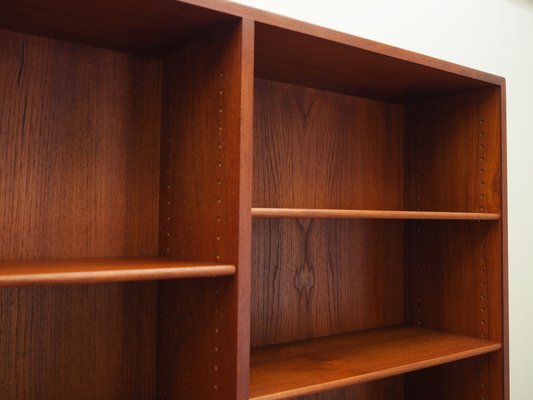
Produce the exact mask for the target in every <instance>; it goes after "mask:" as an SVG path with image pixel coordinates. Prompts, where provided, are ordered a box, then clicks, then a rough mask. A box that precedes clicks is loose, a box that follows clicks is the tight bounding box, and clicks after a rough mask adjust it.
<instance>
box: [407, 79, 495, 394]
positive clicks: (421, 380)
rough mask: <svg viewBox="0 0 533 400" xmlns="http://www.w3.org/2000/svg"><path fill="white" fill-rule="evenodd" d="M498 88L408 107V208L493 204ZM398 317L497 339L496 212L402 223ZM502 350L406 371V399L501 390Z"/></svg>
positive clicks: (484, 208) (478, 208)
mask: <svg viewBox="0 0 533 400" xmlns="http://www.w3.org/2000/svg"><path fill="white" fill-rule="evenodd" d="M499 96H500V92H499V91H498V90H496V89H490V90H483V91H479V92H473V93H466V94H461V95H457V96H451V97H445V98H442V99H438V100H433V101H430V102H427V103H421V104H414V105H410V106H408V107H407V110H408V112H407V116H408V117H407V119H406V121H407V126H406V135H407V136H406V152H407V154H408V156H407V157H406V160H407V161H406V182H407V183H408V186H407V187H406V194H405V201H406V204H407V207H408V208H411V209H418V210H428V209H430V207H437V209H443V210H447V211H471V212H498V213H499V212H501V204H502V198H501V185H502V181H501V159H500V157H501V147H500V139H501V131H500V113H499V111H500V102H499ZM405 248H406V264H407V265H406V274H407V275H406V282H407V284H406V295H405V296H406V304H410V307H406V313H407V314H406V320H407V322H408V323H412V324H415V325H419V326H422V327H428V328H433V329H439V330H443V331H446V332H450V333H457V334H462V335H467V336H473V337H478V338H481V339H488V340H493V341H497V342H503V340H504V337H503V335H504V332H503V324H502V321H503V314H502V313H503V306H502V305H503V304H504V303H503V300H504V298H503V285H504V281H503V265H502V260H501V254H502V236H501V222H500V221H490V222H483V221H416V222H410V223H409V224H406V239H405ZM502 362H503V354H502V351H499V352H496V353H493V354H489V355H484V356H480V357H476V358H473V359H470V360H465V361H461V362H457V363H453V364H450V365H445V366H440V367H436V368H432V369H429V370H427V371H420V372H417V373H413V374H409V375H408V379H407V380H406V382H407V385H406V387H407V392H406V393H407V397H408V398H413V399H445V398H446V399H447V398H457V399H459V398H461V399H462V398H465V399H466V398H468V399H479V400H482V399H484V400H488V399H493V400H497V399H501V398H502V394H503V379H504V376H503V374H502V373H501V372H502V371H503V365H502Z"/></svg>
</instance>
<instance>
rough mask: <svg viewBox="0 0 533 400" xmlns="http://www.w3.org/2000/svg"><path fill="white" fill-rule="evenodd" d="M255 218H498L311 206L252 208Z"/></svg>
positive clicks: (476, 215) (471, 214) (498, 217)
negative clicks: (314, 207) (315, 207)
mask: <svg viewBox="0 0 533 400" xmlns="http://www.w3.org/2000/svg"><path fill="white" fill-rule="evenodd" d="M252 217H255V218H353V219H448V220H498V219H500V214H497V213H470V212H443V211H390V210H336V209H313V208H259V207H254V208H252Z"/></svg>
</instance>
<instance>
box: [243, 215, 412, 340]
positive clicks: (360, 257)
mask: <svg viewBox="0 0 533 400" xmlns="http://www.w3.org/2000/svg"><path fill="white" fill-rule="evenodd" d="M402 224H403V223H402V222H401V221H382V220H373V221H367V220H351V221H350V220H348V221H347V220H315V219H296V220H294V219H290V220H287V219H280V220H278V219H258V220H254V221H253V246H252V324H251V327H252V333H251V335H252V337H251V341H252V346H263V345H268V344H275V343H283V342H288V341H294V340H303V339H308V338H315V337H320V336H328V335H335V334H341V333H347V332H354V331H358V330H363V329H371V328H377V327H384V326H390V325H397V324H402V323H403V313H404V310H403V269H402V260H403V242H402V232H403V228H402Z"/></svg>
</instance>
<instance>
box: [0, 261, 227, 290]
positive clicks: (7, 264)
mask: <svg viewBox="0 0 533 400" xmlns="http://www.w3.org/2000/svg"><path fill="white" fill-rule="evenodd" d="M235 271H236V268H235V266H234V265H218V264H215V263H199V262H185V261H177V260H174V259H171V258H164V257H114V258H80V259H57V260H27V261H0V287H11V286H29V285H60V284H81V283H103V282H117V281H140V280H157V279H178V278H200V277H214V276H224V275H233V274H235Z"/></svg>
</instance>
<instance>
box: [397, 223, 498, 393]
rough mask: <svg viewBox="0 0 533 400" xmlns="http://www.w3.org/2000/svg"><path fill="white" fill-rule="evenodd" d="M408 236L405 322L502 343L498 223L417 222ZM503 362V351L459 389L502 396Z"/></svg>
mask: <svg viewBox="0 0 533 400" xmlns="http://www.w3.org/2000/svg"><path fill="white" fill-rule="evenodd" d="M407 232H408V233H407V236H406V239H407V241H408V242H409V244H408V245H407V246H406V273H407V276H406V282H407V283H408V285H407V286H406V296H407V297H406V308H405V309H406V311H407V314H406V318H407V321H408V322H410V323H413V324H417V325H418V324H420V325H421V326H425V327H429V328H434V329H440V330H445V331H447V332H452V333H458V334H464V335H469V336H474V337H479V338H483V339H489V340H494V341H498V342H500V343H503V332H502V329H503V324H502V307H503V305H502V304H503V303H502V299H503V297H502V263H501V242H500V240H501V239H500V236H499V235H500V232H501V228H500V223H499V222H467V221H461V222H459V221H456V222H452V221H420V222H416V223H412V224H411V225H409V228H408V229H407ZM406 243H407V242H406ZM407 304H409V306H407ZM502 362H503V359H502V352H498V353H497V354H494V355H492V356H491V357H489V358H488V363H489V367H488V368H489V370H490V374H489V371H488V372H487V374H486V375H485V376H484V379H483V380H480V377H479V376H478V375H471V379H469V380H466V381H465V382H467V383H464V384H462V385H463V386H464V385H467V384H468V385H470V386H472V387H476V388H477V387H479V386H481V385H485V386H486V387H487V388H488V389H487V391H488V393H494V394H495V395H494V396H496V397H494V399H498V398H501V396H502V394H503V388H502V382H503V370H502ZM473 370H475V368H474V369H473ZM450 371H451V372H450V374H451V376H450V377H449V378H448V379H455V378H452V375H453V376H455V375H457V374H458V373H457V372H454V371H452V370H450ZM459 375H460V374H459ZM460 382H463V381H460ZM428 390H429V389H428ZM434 390H435V391H437V390H438V388H437V387H434ZM465 390H474V389H465ZM476 390H477V389H476ZM436 393H437V392H435V395H436ZM498 396H500V397H498ZM457 398H469V397H461V396H457Z"/></svg>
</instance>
